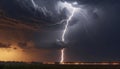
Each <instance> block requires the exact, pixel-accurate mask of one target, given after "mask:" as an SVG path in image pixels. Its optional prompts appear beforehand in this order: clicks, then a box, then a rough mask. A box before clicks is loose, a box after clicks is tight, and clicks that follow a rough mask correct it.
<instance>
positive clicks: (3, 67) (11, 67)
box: [0, 62, 120, 69]
mask: <svg viewBox="0 0 120 69" xmlns="http://www.w3.org/2000/svg"><path fill="white" fill-rule="evenodd" d="M0 69H120V65H74V64H70V65H67V64H57V63H56V64H43V63H35V62H33V63H23V62H19V63H18V62H12V63H11V62H4V63H0Z"/></svg>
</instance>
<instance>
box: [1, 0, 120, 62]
mask: <svg viewBox="0 0 120 69" xmlns="http://www.w3.org/2000/svg"><path fill="white" fill-rule="evenodd" d="M33 1H34V2H35V4H36V5H34V3H33V2H32V0H0V61H38V62H41V61H60V50H61V49H62V46H61V45H59V43H58V42H57V40H59V39H61V35H62V32H63V30H64V26H65V21H63V20H65V19H67V18H68V17H69V10H68V9H67V8H65V7H63V8H60V7H59V3H64V2H68V3H70V4H72V3H74V2H77V3H78V4H77V5H75V6H74V7H77V8H80V10H79V11H78V12H77V13H76V14H75V15H74V16H73V18H72V20H71V21H70V23H69V26H68V31H67V33H66V35H65V39H66V50H65V61H120V50H119V49H120V0H33ZM61 21H63V22H61ZM4 54H5V55H4ZM17 54H20V55H19V57H15V56H16V55H17ZM7 55H9V57H8V56H7ZM10 55H11V56H10Z"/></svg>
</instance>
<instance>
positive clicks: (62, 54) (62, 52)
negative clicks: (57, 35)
mask: <svg viewBox="0 0 120 69" xmlns="http://www.w3.org/2000/svg"><path fill="white" fill-rule="evenodd" d="M63 62H64V48H63V49H62V50H61V60H60V63H63Z"/></svg>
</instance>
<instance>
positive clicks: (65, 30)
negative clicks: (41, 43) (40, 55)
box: [60, 7, 76, 64]
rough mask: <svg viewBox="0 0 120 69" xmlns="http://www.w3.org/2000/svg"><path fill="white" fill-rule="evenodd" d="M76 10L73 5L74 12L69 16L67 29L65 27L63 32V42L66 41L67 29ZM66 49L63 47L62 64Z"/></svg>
mask: <svg viewBox="0 0 120 69" xmlns="http://www.w3.org/2000/svg"><path fill="white" fill-rule="evenodd" d="M75 11H76V8H74V7H73V10H72V13H71V15H70V16H69V18H68V19H67V22H66V25H65V29H64V31H63V34H62V41H63V42H65V34H66V32H67V30H68V25H69V23H70V21H71V20H72V17H73V16H74V14H75ZM64 51H65V48H63V49H61V60H60V63H61V64H64V54H65V53H64Z"/></svg>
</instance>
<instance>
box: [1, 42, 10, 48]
mask: <svg viewBox="0 0 120 69" xmlns="http://www.w3.org/2000/svg"><path fill="white" fill-rule="evenodd" d="M10 46H11V44H7V43H0V48H10Z"/></svg>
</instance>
